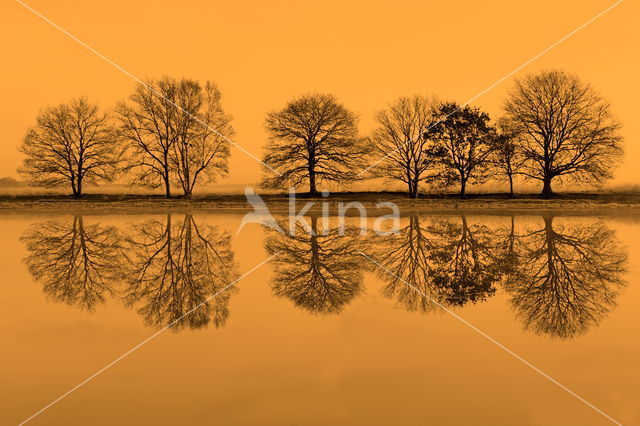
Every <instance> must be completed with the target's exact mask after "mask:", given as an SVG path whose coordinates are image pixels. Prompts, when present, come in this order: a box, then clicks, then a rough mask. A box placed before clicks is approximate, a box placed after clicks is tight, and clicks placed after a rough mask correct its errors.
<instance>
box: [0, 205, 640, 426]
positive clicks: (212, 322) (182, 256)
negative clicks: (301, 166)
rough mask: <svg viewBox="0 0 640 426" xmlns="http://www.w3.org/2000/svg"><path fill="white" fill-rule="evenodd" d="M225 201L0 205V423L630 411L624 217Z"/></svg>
mask: <svg viewBox="0 0 640 426" xmlns="http://www.w3.org/2000/svg"><path fill="white" fill-rule="evenodd" d="M241 220H242V216H240V215H220V214H202V213H194V214H192V215H190V214H187V215H185V214H170V215H167V214H158V215H151V214H149V215H129V216H126V215H119V216H115V215H114V216H100V215H92V216H87V215H85V216H82V215H71V214H70V215H60V216H52V215H46V216H45V215H40V216H36V215H34V216H29V217H24V216H23V217H18V216H12V215H7V216H0V232H2V234H1V235H2V236H3V240H2V242H3V248H2V250H3V252H2V254H3V255H2V256H1V257H0V272H1V273H2V277H3V279H2V287H3V291H2V292H1V293H0V312H1V313H2V314H1V316H0V336H1V339H2V342H3V350H2V351H1V352H0V375H1V377H2V386H1V389H0V392H1V394H0V423H2V424H16V423H19V422H20V421H22V420H25V419H26V418H28V417H29V416H31V415H32V414H34V413H35V412H37V411H38V410H40V409H41V408H42V407H43V406H45V405H47V404H48V403H50V402H51V401H53V400H55V399H56V398H58V397H59V396H60V395H62V394H63V393H65V392H66V391H68V390H69V389H71V388H73V387H74V386H76V385H77V384H79V383H81V382H82V381H83V380H85V379H86V378H87V377H89V376H91V375H92V374H93V373H95V372H96V371H98V370H100V369H101V368H103V367H104V366H105V365H107V364H109V363H110V362H112V361H113V360H114V359H116V358H118V357H119V356H121V355H122V354H124V353H126V352H127V351H129V350H130V349H131V348H133V347H135V346H136V345H138V344H139V343H140V342H142V341H144V340H145V339H147V338H148V337H150V336H152V335H153V334H154V333H156V332H157V331H158V330H162V329H163V327H166V326H168V325H170V326H171V327H170V328H169V329H167V330H166V331H165V332H163V333H161V334H159V335H158V336H157V337H156V338H154V339H152V340H150V341H149V342H148V343H146V344H144V345H143V346H141V347H140V348H139V349H137V350H135V351H134V352H132V353H131V354H130V355H128V356H127V357H126V358H124V359H122V360H121V361H120V362H118V363H117V364H115V365H113V366H112V367H110V368H109V369H107V370H106V371H104V372H103V373H102V374H100V375H98V376H96V377H95V378H94V379H93V380H92V381H90V382H88V383H87V384H86V385H84V386H82V387H80V388H78V389H77V390H76V391H74V392H73V393H71V394H70V395H69V396H68V397H66V398H64V399H62V400H61V401H60V402H58V403H56V404H55V405H53V406H52V407H51V408H49V409H48V410H46V411H44V412H42V413H41V414H40V415H38V416H37V417H35V418H34V419H33V420H32V423H33V424H66V425H68V424H79V425H80V424H114V423H120V424H140V423H154V424H177V423H179V424H224V425H235V424H239V425H240V424H267V425H288V424H291V425H298V424H300V425H309V424H311V425H315V424H317V425H321V424H348V425H357V424H366V425H383V424H408V425H413V424H415V425H421V424H445V425H446V424H451V425H454V424H487V425H489V424H490V425H496V424H508V425H512V424H525V425H526V424H531V425H538V424H558V425H566V424H576V425H591V424H594V425H595V424H610V423H611V422H610V421H609V420H608V419H607V417H605V416H604V415H602V414H600V413H598V412H597V411H596V410H594V409H593V408H591V407H589V406H588V405H587V404H585V403H584V402H582V401H580V400H579V399H578V398H576V397H575V396H573V395H571V394H570V393H568V392H567V391H565V390H563V389H562V388H561V387H560V386H558V385H557V384H554V383H553V382H551V381H550V380H548V379H547V378H545V377H544V376H543V375H541V374H540V373H538V372H536V371H535V370H534V369H532V368H531V367H530V366H527V365H526V364H525V363H523V362H522V361H521V360H518V359H517V358H515V357H514V356H513V355H511V354H509V353H508V352H507V351H506V350H504V349H503V348H500V347H499V346H498V345H496V344H495V343H493V342H492V341H491V340H490V339H488V338H487V337H486V336H483V335H482V334H481V333H480V332H478V330H480V331H481V332H482V333H485V334H486V335H487V336H490V337H491V338H493V339H495V340H496V341H498V342H500V343H501V344H502V345H504V347H506V348H507V349H508V350H509V351H512V352H513V353H516V354H518V355H519V356H521V357H522V358H524V359H526V360H527V361H528V362H530V363H531V364H532V365H533V366H535V368H537V369H539V370H541V371H543V372H545V373H546V374H548V375H549V376H551V377H552V378H553V379H554V380H556V381H557V382H559V383H561V384H562V385H564V386H566V387H567V388H569V389H571V390H572V391H573V392H575V393H576V394H577V395H579V396H580V397H581V398H584V400H586V401H588V402H589V403H591V404H593V405H594V406H595V407H597V408H598V409H600V410H602V411H603V412H604V413H606V415H608V416H610V417H612V418H614V419H616V420H617V421H620V422H622V423H624V424H640V413H639V409H638V407H639V406H640V387H639V386H638V379H639V378H640V367H639V365H638V361H639V359H640V343H639V339H638V334H639V333H638V332H639V326H640V310H639V309H638V306H640V283H639V282H638V280H639V274H638V272H639V269H638V268H639V262H640V220H638V219H637V218H633V217H605V218H591V217H579V218H577V217H561V216H555V217H554V216H552V215H547V216H509V215H504V216H472V215H455V216H450V215H449V216H410V217H405V218H402V220H401V224H400V225H401V226H400V230H399V232H397V233H395V234H393V235H389V236H384V237H382V236H376V235H373V234H372V233H368V234H366V235H362V234H361V232H360V230H359V229H357V227H356V225H358V223H357V222H349V224H348V226H347V227H346V229H345V231H344V232H343V233H338V232H337V229H335V228H334V225H335V223H334V221H330V222H329V223H328V224H327V223H324V222H322V223H319V221H321V219H318V220H315V219H314V220H312V221H310V225H311V226H312V227H313V228H314V229H316V230H326V229H328V231H329V232H328V233H326V234H325V233H323V232H318V235H316V236H310V235H309V234H307V233H305V232H303V231H302V230H301V229H298V232H297V233H296V234H295V235H293V236H291V235H283V234H280V233H278V232H276V231H274V230H272V229H269V228H266V227H262V226H260V225H257V224H250V225H247V226H246V227H244V228H243V229H242V230H241V231H240V232H239V233H236V231H237V230H238V227H239V225H240V223H241ZM270 256H274V257H273V258H272V260H271V261H269V262H268V263H266V264H264V265H262V266H259V267H258V268H257V269H255V270H253V271H252V269H253V268H254V267H256V265H259V264H260V263H261V262H263V261H264V260H265V259H268V258H269V257H270ZM249 271H252V272H250V273H249V274H247V272H249ZM245 274H247V275H245ZM238 278H241V279H240V280H239V281H238V282H237V284H235V285H233V286H231V287H229V284H231V283H233V282H234V280H236V279H238ZM465 322H466V323H465ZM469 324H471V325H472V326H473V327H476V328H477V330H474V329H473V328H472V327H471V326H470V325H469Z"/></svg>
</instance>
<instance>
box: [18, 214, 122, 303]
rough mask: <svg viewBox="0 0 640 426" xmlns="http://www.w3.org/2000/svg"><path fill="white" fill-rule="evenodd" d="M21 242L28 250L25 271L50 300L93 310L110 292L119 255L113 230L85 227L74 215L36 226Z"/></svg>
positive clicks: (117, 270)
mask: <svg viewBox="0 0 640 426" xmlns="http://www.w3.org/2000/svg"><path fill="white" fill-rule="evenodd" d="M20 240H21V241H22V242H23V243H25V245H26V247H27V250H28V251H29V255H28V256H27V257H26V258H25V263H26V265H27V269H28V270H29V272H30V273H31V275H32V276H33V278H34V279H35V280H36V281H39V282H41V283H42V286H43V291H44V293H45V294H46V295H47V296H49V297H50V298H51V299H52V300H54V301H56V302H63V303H66V304H68V305H74V306H79V307H80V308H81V309H83V310H87V311H93V310H95V308H96V306H98V305H99V304H102V303H104V301H105V298H106V296H108V295H111V294H112V293H113V291H114V288H115V287H116V284H117V282H118V277H119V266H118V265H120V255H121V253H120V243H119V241H120V237H119V234H118V232H117V230H116V229H115V228H114V227H111V226H101V225H99V224H93V225H85V224H84V219H83V217H82V216H81V215H76V216H74V217H73V219H72V220H71V221H68V220H59V221H50V222H45V223H40V224H37V225H35V226H33V227H32V228H31V229H30V230H28V231H27V232H26V233H25V234H24V235H22V237H21V238H20Z"/></svg>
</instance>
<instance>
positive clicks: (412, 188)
mask: <svg viewBox="0 0 640 426" xmlns="http://www.w3.org/2000/svg"><path fill="white" fill-rule="evenodd" d="M408 185H409V198H418V183H417V182H415V181H411V180H410V181H409V184H408Z"/></svg>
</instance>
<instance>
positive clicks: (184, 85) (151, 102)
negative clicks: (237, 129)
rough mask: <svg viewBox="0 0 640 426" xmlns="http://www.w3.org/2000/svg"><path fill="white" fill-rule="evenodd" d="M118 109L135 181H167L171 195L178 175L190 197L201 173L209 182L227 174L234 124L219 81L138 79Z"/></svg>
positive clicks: (154, 183)
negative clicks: (232, 125) (133, 88)
mask: <svg viewBox="0 0 640 426" xmlns="http://www.w3.org/2000/svg"><path fill="white" fill-rule="evenodd" d="M116 112H117V114H118V118H119V121H120V128H119V129H120V135H121V137H122V138H123V139H124V141H125V142H126V148H125V149H126V153H127V154H126V157H127V158H128V159H129V160H128V161H127V165H126V169H127V170H128V171H130V172H132V173H133V175H134V181H133V182H134V183H139V184H142V185H144V186H147V187H151V188H156V187H158V186H160V185H163V186H164V189H165V195H166V196H167V197H170V196H171V183H172V181H173V180H174V178H175V180H177V182H178V183H179V184H180V186H181V187H182V190H183V193H184V196H185V197H190V196H191V195H192V193H193V188H194V187H195V185H196V183H197V182H198V179H199V178H200V180H201V181H202V180H203V179H204V180H205V181H207V182H210V181H213V180H215V179H216V178H217V177H219V176H224V175H226V174H227V172H228V159H229V154H230V151H229V145H230V142H229V138H230V137H231V136H232V135H233V128H232V127H231V118H230V116H228V115H227V114H225V113H224V110H223V109H222V106H221V93H220V90H219V89H218V88H217V86H216V85H215V83H212V82H209V81H207V82H206V83H205V84H204V86H202V85H201V84H200V83H199V82H197V81H194V80H189V79H182V80H176V79H174V78H170V77H164V78H162V79H160V80H157V81H154V80H150V81H147V82H145V83H144V84H143V83H140V84H138V85H137V86H136V88H135V90H134V93H133V94H132V95H131V96H130V97H129V101H128V102H120V103H119V104H118V106H117V107H116Z"/></svg>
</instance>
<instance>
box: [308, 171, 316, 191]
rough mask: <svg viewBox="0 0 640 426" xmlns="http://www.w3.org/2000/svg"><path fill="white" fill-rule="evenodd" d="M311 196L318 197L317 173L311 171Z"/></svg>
mask: <svg viewBox="0 0 640 426" xmlns="http://www.w3.org/2000/svg"><path fill="white" fill-rule="evenodd" d="M309 195H311V196H312V197H315V196H317V195H318V190H317V189H316V173H315V171H313V170H309Z"/></svg>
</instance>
